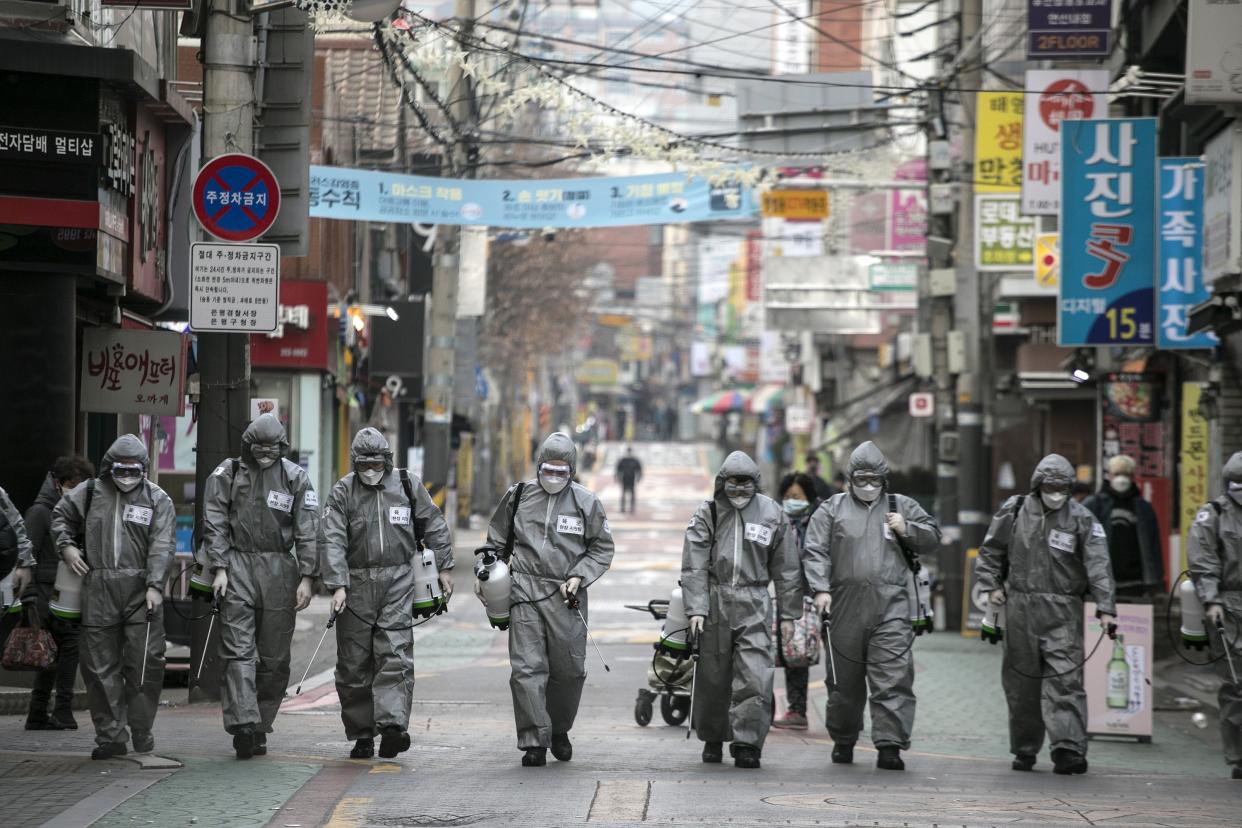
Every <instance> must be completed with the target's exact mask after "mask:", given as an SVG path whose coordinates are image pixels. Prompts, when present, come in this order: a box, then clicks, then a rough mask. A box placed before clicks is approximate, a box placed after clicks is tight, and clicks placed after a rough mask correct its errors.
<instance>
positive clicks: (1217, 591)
mask: <svg viewBox="0 0 1242 828" xmlns="http://www.w3.org/2000/svg"><path fill="white" fill-rule="evenodd" d="M1224 473H1225V483H1226V485H1228V484H1229V483H1242V451H1240V452H1237V453H1236V454H1234V455H1233V456H1232V457H1230V458H1229V461H1228V462H1227V463H1225V470H1224ZM1186 555H1187V558H1188V559H1189V561H1190V578H1191V580H1192V581H1193V582H1194V585H1195V591H1196V592H1198V593H1199V600H1200V601H1202V602H1203V605H1204V606H1205V607H1206V606H1207V605H1209V604H1220V605H1222V606H1223V607H1224V610H1225V635H1226V636H1228V638H1229V642H1230V643H1229V644H1228V645H1223V644H1222V643H1221V641H1220V636H1218V635H1216V634H1215V633H1212V635H1211V641H1212V655H1213V657H1215V658H1218V659H1220V660H1219V661H1217V662H1216V674H1217V675H1218V676H1220V679H1221V685H1220V691H1219V699H1220V736H1221V742H1223V743H1224V747H1225V761H1226V762H1228V763H1229V764H1231V765H1242V686H1240V685H1239V684H1236V683H1235V682H1234V681H1233V676H1232V675H1230V673H1229V663H1228V661H1226V660H1225V659H1224V651H1223V649H1222V647H1223V646H1229V647H1231V649H1232V653H1233V663H1234V667H1235V669H1236V668H1239V667H1242V505H1240V504H1239V503H1238V501H1236V500H1234V499H1233V498H1232V497H1230V496H1229V495H1228V494H1224V495H1222V496H1220V497H1218V498H1216V500H1214V501H1212V502H1211V503H1206V504H1204V505H1203V508H1201V509H1200V510H1199V513H1198V515H1196V516H1195V522H1194V524H1193V525H1192V526H1191V527H1190V538H1189V541H1188V542H1187V544H1186Z"/></svg>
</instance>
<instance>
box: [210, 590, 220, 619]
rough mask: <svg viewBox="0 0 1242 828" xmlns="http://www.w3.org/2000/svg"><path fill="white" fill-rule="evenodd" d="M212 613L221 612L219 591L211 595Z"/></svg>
mask: <svg viewBox="0 0 1242 828" xmlns="http://www.w3.org/2000/svg"><path fill="white" fill-rule="evenodd" d="M211 614H212V615H219V614H220V593H218V592H217V593H215V594H214V595H212V596H211Z"/></svg>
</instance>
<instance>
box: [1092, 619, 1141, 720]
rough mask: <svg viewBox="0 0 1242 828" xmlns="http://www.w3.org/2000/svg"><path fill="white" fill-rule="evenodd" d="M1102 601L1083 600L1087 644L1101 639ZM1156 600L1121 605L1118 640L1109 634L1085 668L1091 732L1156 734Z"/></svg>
mask: <svg viewBox="0 0 1242 828" xmlns="http://www.w3.org/2000/svg"><path fill="white" fill-rule="evenodd" d="M1095 610H1096V606H1095V603H1094V602H1091V601H1088V602H1087V603H1086V604H1084V605H1083V647H1084V652H1088V653H1089V652H1091V650H1092V648H1093V647H1095V644H1096V642H1097V641H1099V639H1100V632H1101V628H1100V622H1099V620H1098V619H1097V618H1096V617H1095ZM1154 637H1155V629H1154V627H1153V625H1152V608H1151V605H1150V604H1118V605H1117V639H1116V640H1115V641H1109V640H1108V639H1105V640H1104V642H1103V644H1102V645H1101V646H1100V647H1099V648H1098V649H1096V651H1095V654H1094V655H1093V656H1091V658H1089V659H1087V663H1086V664H1085V665H1084V667H1083V685H1084V687H1085V689H1086V691H1087V733H1089V734H1091V735H1093V736H1132V737H1133V736H1137V737H1144V738H1146V737H1150V736H1151V726H1152V723H1151V713H1152V708H1153V702H1154V701H1155V700H1154V699H1153V698H1152V687H1151V674H1152V672H1151V671H1152V660H1153V655H1154V654H1153V652H1152V650H1153V647H1152V644H1153V639H1154Z"/></svg>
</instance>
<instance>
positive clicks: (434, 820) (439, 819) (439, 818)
mask: <svg viewBox="0 0 1242 828" xmlns="http://www.w3.org/2000/svg"><path fill="white" fill-rule="evenodd" d="M502 816H503V815H502V814H491V813H486V814H412V815H410V816H396V817H370V818H368V819H367V824H368V825H372V826H382V828H450V826H455V825H475V824H476V823H479V822H483V821H484V820H494V819H497V818H500V817H502Z"/></svg>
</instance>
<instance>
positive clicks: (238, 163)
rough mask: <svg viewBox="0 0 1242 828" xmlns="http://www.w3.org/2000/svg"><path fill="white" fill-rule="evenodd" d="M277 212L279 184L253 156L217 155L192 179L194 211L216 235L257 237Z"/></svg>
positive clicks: (238, 238) (236, 238) (233, 238)
mask: <svg viewBox="0 0 1242 828" xmlns="http://www.w3.org/2000/svg"><path fill="white" fill-rule="evenodd" d="M278 212H280V185H279V184H277V183H276V176H275V175H274V174H273V173H272V171H271V169H270V168H269V167H268V166H267V165H266V164H264V163H263V162H262V161H260V160H259V159H257V158H255V157H254V156H251V155H243V154H241V153H229V154H228V155H220V156H217V157H215V158H213V159H211V160H210V161H208V162H207V163H206V164H205V165H204V166H203V168H202V169H201V170H199V171H198V176H197V177H196V178H195V179H194V215H195V216H197V217H198V223H199V224H201V225H202V227H203V229H204V230H206V231H207V232H208V233H210V234H211V235H213V236H215V237H216V238H218V239H223V240H224V241H231V242H245V241H251V240H252V239H257V238H258V237H259V236H262V235H263V234H264V233H266V232H267V231H268V230H269V229H270V228H271V226H272V223H273V222H274V221H276V214H277V213H278Z"/></svg>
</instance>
